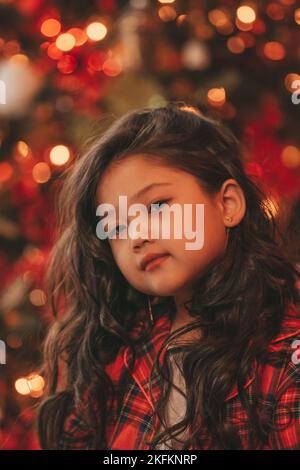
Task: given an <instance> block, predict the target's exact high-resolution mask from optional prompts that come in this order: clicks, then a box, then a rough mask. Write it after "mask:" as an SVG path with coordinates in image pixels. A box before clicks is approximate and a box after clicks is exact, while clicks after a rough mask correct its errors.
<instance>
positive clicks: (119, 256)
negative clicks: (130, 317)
mask: <svg viewBox="0 0 300 470" xmlns="http://www.w3.org/2000/svg"><path fill="white" fill-rule="evenodd" d="M153 183H159V185H158V184H157V185H155V186H152V187H151V188H150V189H148V190H146V191H145V192H143V193H140V195H139V196H136V194H137V193H139V192H140V191H141V190H142V189H143V188H144V187H146V186H148V185H152V184H153ZM119 196H127V207H128V208H129V206H130V205H131V204H134V203H140V204H143V205H145V206H147V208H148V215H147V218H146V219H145V218H143V219H142V220H143V222H142V224H141V225H143V227H140V230H141V234H142V235H139V236H134V237H129V236H128V235H127V237H126V238H124V239H121V238H118V232H117V238H116V239H112V238H109V239H108V240H109V244H110V246H111V249H112V253H113V256H114V259H115V261H116V264H117V266H118V267H119V269H120V271H121V272H122V274H123V275H124V277H125V278H126V279H127V281H128V282H129V284H131V285H132V286H133V287H135V288H136V289H137V290H139V291H140V292H143V293H144V294H149V295H154V296H179V298H180V297H181V296H182V295H184V293H185V292H191V291H192V289H193V285H194V283H196V282H197V280H198V279H199V278H201V276H202V274H203V273H204V272H205V270H206V269H207V268H208V267H209V265H210V264H211V263H212V262H213V261H215V260H216V259H217V258H218V257H219V256H220V255H222V253H223V252H224V250H225V249H226V244H227V234H226V226H228V227H229V226H234V225H237V224H238V223H239V222H240V220H241V219H242V217H243V215H244V212H245V200H244V196H243V193H242V190H241V189H240V187H239V185H238V184H237V183H236V181H235V180H232V179H230V180H227V181H226V182H224V183H223V185H222V187H221V189H220V190H219V192H218V193H217V194H215V195H213V196H210V195H208V194H207V193H206V192H204V190H203V189H201V186H200V183H199V182H198V180H197V179H196V177H194V176H193V175H191V174H189V173H186V172H185V171H181V170H178V169H174V168H170V167H168V166H164V165H163V164H160V163H157V160H152V161H151V158H149V156H148V157H147V156H143V155H130V156H129V157H126V158H125V159H124V160H121V161H119V162H118V164H117V165H114V167H112V166H111V167H109V168H108V169H107V170H106V172H105V173H104V175H103V176H102V178H101V181H100V182H99V184H98V188H97V205H99V204H103V203H109V204H112V205H113V206H114V208H115V210H116V215H117V218H116V223H113V225H112V227H113V229H114V228H115V227H117V226H120V230H121V231H122V230H123V229H124V226H125V227H126V226H127V227H128V225H129V223H130V222H131V220H133V219H135V218H136V217H137V214H136V215H135V216H128V212H127V213H126V218H127V220H126V219H125V220H124V219H123V218H122V219H121V221H120V222H119V219H118V218H119ZM158 202H159V206H157V208H159V209H160V212H161V213H160V215H159V218H160V219H159V220H160V221H162V218H163V217H165V215H164V210H165V209H166V208H167V207H168V206H169V207H170V206H172V204H175V203H176V204H179V205H180V207H181V208H182V214H183V212H184V206H183V205H184V204H189V205H190V207H191V208H192V210H191V214H192V218H191V219H192V229H193V230H195V229H196V214H195V211H196V204H204V227H203V226H202V225H201V227H200V230H204V232H203V233H204V244H203V247H202V248H201V249H197V250H194V249H193V250H191V249H186V243H188V244H191V243H192V242H193V240H191V239H190V237H189V238H185V232H184V230H182V236H181V238H179V239H177V238H175V237H174V236H173V235H174V223H173V224H172V220H174V219H172V217H171V219H170V220H171V226H170V237H168V238H166V237H162V236H161V230H160V231H159V236H158V237H157V236H156V238H154V237H151V220H152V221H153V213H152V214H151V203H152V204H154V203H157V204H158ZM164 202H166V203H164ZM227 216H230V217H232V221H231V222H230V223H229V222H228V221H227V220H226V217H227ZM156 220H157V219H156ZM182 220H183V219H182ZM146 221H147V223H146ZM172 225H173V226H172ZM110 229H111V227H110ZM125 231H126V230H125ZM153 253H155V254H156V253H160V254H167V256H166V257H164V258H162V260H163V261H162V260H161V261H162V262H160V263H156V265H155V266H153V264H152V268H151V269H149V268H150V266H151V265H149V266H148V268H146V270H145V269H142V267H141V265H140V264H141V261H142V260H143V258H144V257H145V256H146V255H148V254H153Z"/></svg>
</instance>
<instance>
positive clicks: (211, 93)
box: [207, 87, 226, 107]
mask: <svg viewBox="0 0 300 470" xmlns="http://www.w3.org/2000/svg"><path fill="white" fill-rule="evenodd" d="M207 99H208V102H209V104H210V105H211V106H214V107H219V106H223V104H224V103H225V101H226V92H225V89H224V88H223V87H220V88H211V89H210V90H208V92H207Z"/></svg>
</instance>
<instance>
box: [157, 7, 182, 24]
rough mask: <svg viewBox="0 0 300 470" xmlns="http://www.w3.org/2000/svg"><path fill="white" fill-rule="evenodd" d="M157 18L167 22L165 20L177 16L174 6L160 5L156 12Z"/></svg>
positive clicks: (170, 19)
mask: <svg viewBox="0 0 300 470" xmlns="http://www.w3.org/2000/svg"><path fill="white" fill-rule="evenodd" d="M157 14H158V16H159V18H160V19H161V20H162V21H164V22H167V21H173V20H175V19H176V16H177V12H176V10H175V8H174V7H170V6H167V5H166V6H164V7H161V8H160V9H159V10H158V12H157Z"/></svg>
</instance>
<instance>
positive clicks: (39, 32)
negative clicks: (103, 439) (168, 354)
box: [0, 0, 300, 449]
mask: <svg viewBox="0 0 300 470" xmlns="http://www.w3.org/2000/svg"><path fill="white" fill-rule="evenodd" d="M299 59H300V8H297V6H296V0H276V1H275V0H274V1H267V2H255V1H245V2H236V1H231V0H223V1H222V0H219V1H202V0H201V1H200V0H185V1H183V0H182V1H179V0H177V1H173V2H172V1H170V0H169V1H167V0H165V1H163V0H160V1H156V0H151V1H150V0H148V1H147V0H131V1H130V0H128V1H125V0H124V1H120V0H98V1H97V0H94V1H87V2H82V1H79V0H74V1H72V2H69V1H67V0H62V1H59V2H58V1H56V2H55V1H47V0H15V1H13V0H0V91H1V96H0V119H1V121H0V144H1V145H0V191H1V199H0V237H1V249H0V269H1V274H2V282H1V294H2V296H1V301H0V328H1V330H0V339H2V340H3V341H5V344H6V347H7V351H6V352H7V357H6V364H3V365H0V372H1V378H0V391H1V393H0V447H2V448H5V449H8V448H11V449H20V448H23V449H24V448H27V449H29V448H37V447H38V444H37V439H36V435H35V433H34V432H33V423H34V409H33V405H34V404H35V403H36V400H37V398H38V397H39V396H41V394H42V393H43V385H44V384H43V378H42V377H40V376H39V375H38V374H37V372H36V371H37V366H38V364H39V361H40V352H41V342H42V340H43V337H44V334H45V331H46V329H47V325H48V323H49V322H50V321H51V317H50V314H49V307H48V305H47V299H46V296H45V293H44V291H43V287H42V286H43V274H44V270H45V267H46V265H47V259H48V256H49V251H50V248H51V244H52V243H53V227H54V223H55V220H54V215H53V194H54V192H55V191H56V189H57V187H58V186H59V185H60V182H61V175H62V173H63V171H64V170H65V169H66V168H68V167H69V166H70V165H72V162H73V161H74V158H76V155H77V154H78V152H79V151H80V149H81V145H82V143H83V142H84V141H85V140H86V138H87V137H88V136H89V135H91V130H92V132H93V134H94V133H95V132H101V129H102V128H103V127H105V126H106V125H108V121H112V120H113V118H114V117H117V116H119V115H121V114H123V113H124V112H126V111H128V110H129V109H133V108H137V107H141V106H150V107H156V106H161V105H164V104H165V103H166V102H167V101H170V100H180V101H185V102H186V103H187V104H192V105H196V106H198V107H199V108H200V109H201V111H202V112H203V113H205V114H208V115H210V116H212V117H216V118H220V119H223V120H224V121H225V122H226V123H227V124H228V126H230V127H231V128H232V129H233V130H234V132H235V133H236V135H237V136H238V137H239V138H240V139H241V140H242V142H243V143H244V149H245V152H244V156H245V162H246V165H247V171H248V172H249V173H250V174H252V175H253V177H255V178H258V179H259V180H260V182H261V183H263V185H264V186H265V187H266V188H269V189H270V190H271V193H270V194H272V196H271V195H270V207H271V209H272V210H274V211H275V212H276V210H277V209H276V201H277V202H280V203H281V204H282V205H284V204H285V203H286V202H285V201H292V200H293V199H294V198H295V197H296V196H297V195H299V182H300V150H299V147H300V135H299V110H300V104H299V105H297V103H296V102H294V103H293V101H292V99H291V97H292V93H294V96H296V98H297V96H298V98H300V96H299V95H300V93H299V88H298V89H297V86H298V87H299V83H298V85H297V80H300V75H299ZM295 87H296V88H295ZM297 90H298V91H297ZM297 93H298V95H297ZM296 101H297V100H296Z"/></svg>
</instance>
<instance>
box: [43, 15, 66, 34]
mask: <svg viewBox="0 0 300 470" xmlns="http://www.w3.org/2000/svg"><path fill="white" fill-rule="evenodd" d="M60 30H61V24H60V22H59V21H58V20H56V19H54V18H48V19H47V20H45V21H43V23H42V25H41V33H42V34H43V35H44V36H46V37H49V38H51V37H54V36H57V35H58V34H59V32H60Z"/></svg>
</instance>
